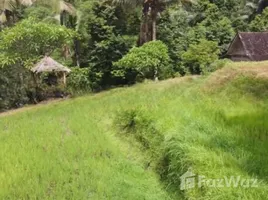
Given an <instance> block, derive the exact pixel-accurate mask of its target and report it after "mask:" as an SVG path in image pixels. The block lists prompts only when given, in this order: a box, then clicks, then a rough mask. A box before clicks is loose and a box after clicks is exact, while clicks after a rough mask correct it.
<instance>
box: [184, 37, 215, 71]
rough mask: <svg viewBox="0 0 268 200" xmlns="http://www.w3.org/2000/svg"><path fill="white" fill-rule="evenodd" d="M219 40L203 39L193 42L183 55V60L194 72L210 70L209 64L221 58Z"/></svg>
mask: <svg viewBox="0 0 268 200" xmlns="http://www.w3.org/2000/svg"><path fill="white" fill-rule="evenodd" d="M219 54H220V49H219V47H218V44H217V42H214V41H208V40H205V39H201V40H200V41H199V43H198V44H191V45H190V47H189V49H188V50H187V51H186V52H185V53H184V54H183V55H182V62H183V63H184V64H185V65H186V66H187V67H188V69H189V71H190V72H191V73H192V74H200V73H206V72H210V69H209V66H210V65H211V64H212V63H213V62H215V61H216V60H217V59H218V58H219Z"/></svg>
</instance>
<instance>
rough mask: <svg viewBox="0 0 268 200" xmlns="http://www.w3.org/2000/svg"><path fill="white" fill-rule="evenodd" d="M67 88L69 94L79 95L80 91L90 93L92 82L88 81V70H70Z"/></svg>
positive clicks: (77, 68) (76, 68)
mask: <svg viewBox="0 0 268 200" xmlns="http://www.w3.org/2000/svg"><path fill="white" fill-rule="evenodd" d="M67 87H68V90H69V91H70V92H71V93H73V94H74V93H77V92H78V93H79V92H80V91H81V92H83V91H91V90H92V82H91V81H90V80H89V69H88V68H79V67H74V68H72V71H71V73H70V74H69V76H68V79H67Z"/></svg>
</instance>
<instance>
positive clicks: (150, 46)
mask: <svg viewBox="0 0 268 200" xmlns="http://www.w3.org/2000/svg"><path fill="white" fill-rule="evenodd" d="M114 67H115V68H116V67H117V69H115V70H114V71H113V74H114V75H115V76H120V77H123V78H125V77H126V74H127V73H128V72H129V71H132V72H133V74H134V75H135V76H136V78H141V79H142V80H143V79H146V78H147V79H158V78H160V79H164V78H167V77H170V76H171V74H172V68H171V65H170V58H169V55H168V48H167V46H166V45H165V44H164V43H163V42H161V41H152V42H148V43H146V44H144V45H143V46H142V47H134V48H132V49H131V50H130V52H129V53H128V54H127V55H126V56H124V57H123V58H122V59H121V60H119V61H118V62H115V63H114Z"/></svg>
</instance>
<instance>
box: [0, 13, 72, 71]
mask: <svg viewBox="0 0 268 200" xmlns="http://www.w3.org/2000/svg"><path fill="white" fill-rule="evenodd" d="M75 35H76V33H75V32H74V31H72V30H70V29H67V28H65V27H63V26H58V25H53V24H47V23H43V22H37V21H35V20H33V19H31V18H30V19H27V20H23V21H21V22H19V23H17V24H16V25H15V26H14V27H12V28H7V29H4V30H3V31H2V32H1V33H0V40H1V43H0V67H2V66H9V65H13V64H16V63H19V64H21V65H22V66H25V67H28V66H29V67H30V66H32V63H33V62H35V61H36V60H37V59H38V58H39V57H40V56H45V55H49V54H51V53H52V52H53V51H54V50H56V49H61V48H63V47H64V46H65V45H68V44H70V43H71V42H72V39H73V38H74V37H75Z"/></svg>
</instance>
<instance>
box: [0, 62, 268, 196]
mask: <svg viewBox="0 0 268 200" xmlns="http://www.w3.org/2000/svg"><path fill="white" fill-rule="evenodd" d="M267 77H268V63H267V62H261V63H236V64H233V63H231V64H229V65H228V66H226V67H225V68H223V69H221V70H219V71H217V72H215V73H214V74H211V75H209V76H206V77H200V76H192V77H184V78H177V79H171V80H167V81H163V82H158V83H154V82H148V83H143V84H139V85H136V86H134V87H131V88H118V89H114V90H111V91H108V92H102V93H99V94H96V95H89V96H84V97H80V98H75V99H71V100H67V101H63V102H56V103H51V104H47V105H41V106H37V107H28V108H24V109H23V110H20V111H15V112H10V113H7V114H2V115H1V116H0V147H1V151H0V180H1V181H0V199H137V200H138V199H152V200H155V199H159V200H162V199H206V200H207V199H219V200H224V199H226V200H227V199H228V200H232V199H234V200H235V199H252V200H253V199H254V200H255V199H260V200H262V199H266V198H267V192H268V177H267V174H268V148H267V147H268V120H267V119H268V79H267ZM189 169H192V171H193V173H194V174H196V176H202V177H204V176H205V177H206V179H207V180H211V179H213V180H214V179H221V178H224V177H227V178H229V177H240V179H241V180H244V179H245V180H251V179H257V183H258V184H257V185H255V186H256V187H253V186H252V185H249V186H248V187H247V185H245V184H240V182H239V185H237V187H236V186H234V185H230V187H228V185H227V186H226V185H224V186H223V187H217V186H216V187H215V186H213V185H209V184H206V183H205V182H202V184H201V185H200V187H199V185H198V184H196V185H195V187H194V188H192V189H187V190H181V188H180V187H181V184H182V183H181V179H180V177H181V176H182V175H183V174H184V173H185V172H186V171H187V170H189ZM251 186H252V187H251Z"/></svg>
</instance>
